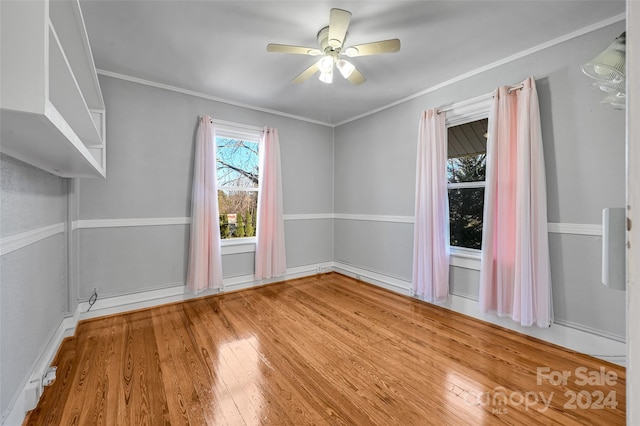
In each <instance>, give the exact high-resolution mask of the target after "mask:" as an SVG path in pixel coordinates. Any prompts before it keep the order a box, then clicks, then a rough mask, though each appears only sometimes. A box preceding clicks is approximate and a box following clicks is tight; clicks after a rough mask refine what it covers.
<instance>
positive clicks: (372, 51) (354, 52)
mask: <svg viewBox="0 0 640 426" xmlns="http://www.w3.org/2000/svg"><path fill="white" fill-rule="evenodd" d="M399 50H400V40H398V39H397V38H394V39H391V40H383V41H374V42H373V43H366V44H359V45H357V46H350V47H347V48H346V49H345V50H344V54H345V55H347V56H349V57H350V58H353V57H356V56H367V55H378V54H380V53H392V52H398V51H399Z"/></svg>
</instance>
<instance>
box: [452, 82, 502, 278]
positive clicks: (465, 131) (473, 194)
mask: <svg viewBox="0 0 640 426" xmlns="http://www.w3.org/2000/svg"><path fill="white" fill-rule="evenodd" d="M492 99H493V97H492V96H491V94H487V95H482V96H478V97H477V98H472V99H468V100H465V101H461V102H457V103H455V104H451V105H449V106H446V107H442V108H440V110H441V111H442V112H445V113H446V126H447V190H448V195H449V232H450V235H449V238H450V243H449V244H450V246H451V254H452V255H454V257H455V256H458V257H460V256H462V257H464V258H471V259H479V256H480V250H481V249H482V214H483V210H484V187H485V171H486V151H487V139H488V138H487V137H488V133H487V132H488V127H489V120H488V117H489V110H490V108H491V101H492ZM456 261H457V260H452V264H455V262H456ZM459 266H464V267H470V265H468V264H467V263H465V264H464V265H459ZM478 268H479V265H475V266H473V267H472V269H478Z"/></svg>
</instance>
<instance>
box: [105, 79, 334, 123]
mask: <svg viewBox="0 0 640 426" xmlns="http://www.w3.org/2000/svg"><path fill="white" fill-rule="evenodd" d="M96 71H97V73H98V74H99V75H103V76H105V77H111V78H117V79H119V80H124V81H129V82H131V83H138V84H143V85H145V86H151V87H155V88H157V89H164V90H169V91H171V92H177V93H182V94H183V95H189V96H194V97H196V98H202V99H207V100H209V101H215V102H220V103H223V104H227V105H233V106H237V107H241V108H247V109H251V110H254V111H260V112H266V113H268V114H273V115H279V116H281V117H287V118H292V119H294V120H299V121H306V122H308V123H313V124H319V125H321V126H327V127H335V126H334V125H333V124H331V123H327V122H324V121H320V120H314V119H311V118H307V117H302V116H300V115H295V114H289V113H286V112H282V111H276V110H274V109H269V108H262V107H259V106H255V105H249V104H245V103H242V102H236V101H232V100H230V99H224V98H220V97H218V96H213V95H209V94H207V93H203V92H197V91H195V90H189V89H183V88H181V87H177V86H171V85H169V84H164V83H158V82H155V81H151V80H145V79H143V78H138V77H133V76H130V75H127V74H121V73H117V72H113V71H107V70H102V69H98V70H96Z"/></svg>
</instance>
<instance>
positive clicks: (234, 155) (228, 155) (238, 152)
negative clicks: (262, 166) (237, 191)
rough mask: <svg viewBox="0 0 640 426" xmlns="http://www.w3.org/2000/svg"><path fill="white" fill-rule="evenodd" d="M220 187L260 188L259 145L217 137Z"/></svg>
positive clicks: (217, 169)
mask: <svg viewBox="0 0 640 426" xmlns="http://www.w3.org/2000/svg"><path fill="white" fill-rule="evenodd" d="M216 144H217V152H216V155H217V159H216V160H217V161H216V173H217V179H218V187H222V186H235V187H241V188H257V187H258V159H259V157H258V144H257V143H256V142H252V141H243V140H239V139H230V138H220V137H216Z"/></svg>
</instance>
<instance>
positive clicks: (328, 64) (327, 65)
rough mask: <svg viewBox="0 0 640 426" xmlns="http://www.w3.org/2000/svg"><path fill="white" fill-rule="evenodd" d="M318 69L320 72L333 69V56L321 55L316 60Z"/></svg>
mask: <svg viewBox="0 0 640 426" xmlns="http://www.w3.org/2000/svg"><path fill="white" fill-rule="evenodd" d="M318 69H319V70H320V72H321V73H328V72H332V71H333V58H332V57H331V56H323V57H322V59H320V60H319V61H318Z"/></svg>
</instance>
